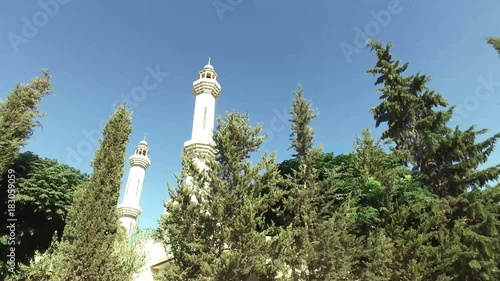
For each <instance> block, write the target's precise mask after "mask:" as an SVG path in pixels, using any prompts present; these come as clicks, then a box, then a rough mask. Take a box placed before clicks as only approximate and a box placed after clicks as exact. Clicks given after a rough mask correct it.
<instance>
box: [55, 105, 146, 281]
mask: <svg viewBox="0 0 500 281" xmlns="http://www.w3.org/2000/svg"><path fill="white" fill-rule="evenodd" d="M130 132H131V114H130V112H129V111H128V110H127V109H126V108H125V106H123V105H122V106H120V107H118V108H117V109H116V111H115V113H114V114H113V115H112V116H111V117H110V119H109V121H108V123H107V124H106V126H105V128H104V130H103V138H102V140H101V141H100V146H99V148H98V150H97V151H96V154H95V158H94V161H93V162H92V166H93V168H94V172H93V174H92V176H91V178H90V181H89V182H87V183H84V184H83V185H82V186H80V187H79V188H78V189H77V191H76V194H75V199H74V203H73V205H72V207H71V210H70V212H69V215H68V221H67V224H66V227H65V228H64V234H63V240H62V243H61V244H60V245H59V249H58V252H59V254H60V255H61V264H62V265H61V268H60V270H59V272H58V280H61V281H80V280H81V281H84V280H85V281H86V280H103V281H113V280H116V281H118V280H120V281H124V280H132V276H133V274H134V273H135V271H137V270H138V269H139V268H138V266H140V263H139V262H138V260H136V259H134V258H132V259H130V256H125V257H124V256H121V255H122V254H123V251H122V249H123V247H127V246H128V240H127V239H126V236H125V230H124V229H123V227H122V226H121V225H120V223H119V220H118V213H117V208H116V202H118V197H119V194H120V186H121V179H122V177H123V172H124V163H125V150H126V146H127V143H128V137H129V135H130ZM131 254H134V252H132V251H130V252H129V253H128V255H131Z"/></svg>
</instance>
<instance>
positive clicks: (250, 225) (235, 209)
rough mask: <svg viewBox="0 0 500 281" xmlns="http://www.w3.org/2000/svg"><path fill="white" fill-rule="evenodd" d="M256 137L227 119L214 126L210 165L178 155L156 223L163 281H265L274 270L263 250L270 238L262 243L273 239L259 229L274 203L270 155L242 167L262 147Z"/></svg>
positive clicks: (275, 260)
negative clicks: (163, 247) (165, 266)
mask: <svg viewBox="0 0 500 281" xmlns="http://www.w3.org/2000/svg"><path fill="white" fill-rule="evenodd" d="M259 132H260V126H257V127H252V126H250V125H249V124H248V116H245V115H241V114H238V113H236V112H231V113H228V114H227V115H226V117H225V118H224V119H219V120H218V125H217V128H216V131H215V132H214V142H215V149H216V151H217V152H216V154H215V157H214V158H211V157H205V158H201V156H200V155H189V154H187V155H184V157H183V165H184V170H183V172H182V173H181V175H180V177H179V179H178V184H179V187H178V189H177V190H174V189H171V190H170V193H171V200H170V201H169V202H167V204H166V211H167V214H166V215H165V216H164V217H163V219H162V221H161V229H162V237H163V240H164V243H165V244H167V245H168V246H169V247H170V248H171V249H172V254H173V258H174V262H173V264H174V265H173V267H172V268H171V269H170V270H167V273H166V274H165V276H164V277H163V278H164V280H207V279H208V280H247V279H248V278H250V277H252V276H255V277H258V278H260V279H261V280H271V279H273V278H274V277H275V276H276V275H277V274H278V272H279V271H280V270H281V262H280V261H279V252H278V253H277V252H276V251H275V250H273V247H271V246H272V245H273V244H275V243H277V242H278V241H277V240H278V238H277V237H274V238H273V237H269V234H270V233H273V232H274V233H276V232H275V231H273V230H272V229H271V228H266V227H264V224H265V219H264V214H265V212H266V211H267V210H268V209H269V208H270V207H271V206H272V205H273V204H274V203H275V202H276V201H277V198H279V191H278V188H277V186H278V184H279V182H280V176H279V173H278V168H277V165H276V164H275V163H274V162H275V158H274V155H271V156H267V155H264V156H263V157H262V158H261V159H260V160H259V162H258V163H257V164H256V165H253V164H252V163H251V162H250V160H249V158H250V155H251V154H252V153H253V152H256V151H257V150H258V148H259V146H260V144H261V143H262V141H263V137H261V136H259ZM193 159H195V161H193ZM196 159H203V161H204V163H205V165H206V169H200V165H199V164H197V163H196V162H198V161H196ZM202 166H203V165H201V167H202ZM264 190H266V191H267V192H263V191H264ZM266 236H268V238H266Z"/></svg>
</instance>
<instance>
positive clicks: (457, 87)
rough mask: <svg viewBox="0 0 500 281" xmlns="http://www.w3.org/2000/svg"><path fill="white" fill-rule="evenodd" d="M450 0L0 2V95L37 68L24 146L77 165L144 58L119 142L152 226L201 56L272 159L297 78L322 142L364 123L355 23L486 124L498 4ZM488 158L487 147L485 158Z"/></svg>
mask: <svg viewBox="0 0 500 281" xmlns="http://www.w3.org/2000/svg"><path fill="white" fill-rule="evenodd" d="M56 1H59V2H56ZM44 3H49V4H44ZM453 3H454V4H455V5H456V6H450V2H449V1H435V0H426V1H411V0H400V1H394V0H392V1H388V0H384V1H368V0H365V1H359V0H350V1H327V0H318V1H305V0H304V1H296V0H293V1H291V0H286V1H285V0H279V1H268V0H254V1H250V0H216V1H215V2H214V1H212V0H210V1H194V0H183V1H146V0H145V1H97V0H92V1H90V0H88V1H76V0H73V1H68V0H51V1H48V0H41V1H39V2H38V1H1V2H0V36H1V37H0V98H2V99H3V98H5V96H6V95H7V94H8V93H9V92H10V91H11V89H12V88H13V87H14V86H15V84H16V83H17V82H27V81H29V80H30V79H31V78H33V77H34V76H35V75H39V74H40V73H41V72H40V70H41V69H42V68H44V67H45V68H48V69H49V71H50V72H51V74H52V77H53V79H52V81H53V88H54V95H52V96H48V97H47V98H45V99H44V100H43V103H42V110H43V111H44V112H46V116H45V117H44V118H43V119H42V120H41V121H42V124H43V128H38V129H36V131H35V134H34V137H33V138H32V139H31V140H30V141H29V144H28V145H27V146H26V148H25V150H31V151H34V152H35V153H37V154H40V155H42V156H44V157H49V158H53V159H57V160H58V161H60V162H62V163H66V164H69V165H72V166H75V167H76V168H79V169H81V170H82V171H84V172H88V173H90V172H91V169H90V161H91V160H92V158H93V154H94V152H95V149H96V148H97V146H96V145H95V144H92V143H93V141H95V139H96V138H97V134H95V132H99V134H100V131H101V128H102V127H101V125H100V123H101V121H102V120H107V118H108V117H109V116H110V115H111V114H112V112H113V108H114V107H113V106H114V105H115V104H118V103H119V102H120V100H121V99H122V98H121V96H122V95H123V96H125V99H126V97H131V93H132V91H135V90H137V89H138V88H136V87H140V86H142V85H143V79H144V77H146V76H147V75H148V73H149V72H148V70H147V68H148V67H149V68H150V69H152V70H150V71H153V72H155V71H156V72H157V76H158V77H157V78H158V79H157V81H158V83H156V84H155V85H153V86H151V87H148V88H149V90H147V92H146V94H145V95H144V96H143V97H142V99H141V96H138V97H139V98H130V100H129V101H128V104H129V106H130V107H131V108H132V109H133V111H134V113H133V133H132V134H131V136H130V143H129V146H128V148H127V155H130V154H131V153H132V152H133V149H134V147H135V146H136V145H137V144H138V142H139V141H141V140H142V138H143V135H144V133H145V132H147V135H148V137H147V140H148V143H149V146H150V149H151V154H150V156H151V161H152V165H151V167H150V168H149V169H148V170H147V173H146V180H145V185H144V190H143V193H142V199H141V205H142V209H143V214H142V216H141V217H140V224H141V225H142V226H143V227H155V226H157V219H158V218H159V216H160V215H161V214H162V212H163V206H162V201H163V200H165V199H167V198H168V192H167V182H170V183H172V184H174V185H175V178H174V176H173V175H174V173H178V172H179V171H180V155H181V151H182V148H183V142H184V141H186V140H188V139H189V138H190V136H191V125H192V118H193V110H194V96H193V95H192V82H193V81H194V80H195V79H196V76H197V73H198V71H200V70H201V69H202V68H203V66H204V65H205V64H206V63H207V57H208V56H211V57H212V65H213V66H214V67H215V70H216V71H217V72H218V74H219V82H220V84H221V86H222V91H221V97H220V98H219V100H218V101H217V109H216V110H217V112H218V114H224V112H226V111H229V110H232V109H236V110H238V111H240V112H243V113H248V114H249V115H250V118H251V122H252V123H254V124H255V123H258V122H260V123H263V126H264V128H265V132H266V133H267V135H268V136H269V139H268V140H267V141H266V143H265V145H264V149H265V150H270V151H276V152H277V156H278V160H279V161H282V160H284V159H288V158H289V157H290V154H291V152H290V151H287V147H289V140H288V138H289V134H290V129H289V124H288V122H287V119H288V118H289V116H288V115H287V112H288V111H289V108H290V105H291V101H292V98H293V95H292V92H293V90H294V89H295V88H296V87H297V85H298V84H299V83H300V84H302V86H303V87H304V90H305V94H306V97H307V98H308V99H311V100H312V102H313V104H314V107H315V108H317V109H318V110H319V112H320V115H319V117H318V118H317V119H316V120H315V121H314V123H313V126H314V127H315V129H316V143H317V144H318V145H319V144H322V145H323V147H324V150H325V151H328V152H331V151H333V152H335V154H340V153H345V152H348V151H350V150H351V149H352V144H353V142H354V140H355V137H356V135H359V134H360V132H361V130H362V129H363V128H370V129H374V126H375V122H374V120H373V118H372V117H371V115H370V114H369V108H370V107H373V106H375V105H376V104H377V102H378V93H377V92H376V91H375V89H376V88H375V86H374V85H373V83H374V81H375V79H374V77H372V76H371V75H367V74H365V70H366V69H368V68H370V67H372V66H373V65H374V63H375V55H374V54H373V53H371V52H370V51H369V50H368V49H365V48H364V47H363V45H364V41H365V39H366V38H365V37H364V36H363V35H359V34H360V33H361V32H365V33H367V34H368V36H370V37H373V38H375V39H378V40H381V41H383V42H392V43H393V44H394V47H393V51H394V54H395V57H396V58H399V59H402V60H403V61H405V62H406V61H409V62H410V69H409V70H410V71H411V72H417V71H419V72H423V73H426V74H430V75H432V76H433V77H434V78H435V80H434V81H433V82H432V83H431V84H430V86H431V87H433V88H434V89H436V90H437V91H439V92H440V93H441V94H442V95H444V96H445V97H446V98H447V99H448V100H449V101H450V103H452V104H457V105H462V107H463V110H462V113H461V114H460V117H461V118H458V119H456V120H455V123H457V124H460V125H461V126H468V125H470V124H478V126H479V127H481V128H489V129H490V130H491V131H490V135H491V134H493V133H495V132H499V131H500V125H499V122H498V112H499V109H500V105H499V103H500V96H499V94H500V58H499V57H498V54H497V53H496V52H495V51H494V50H493V48H492V47H491V46H489V45H486V43H485V37H486V36H488V35H500V17H499V15H500V1H498V0H484V1H458V2H453ZM457 3H459V4H457ZM379 11H383V12H379ZM387 15H389V17H388V16H387ZM377 19H378V23H377ZM30 27H31V29H30ZM357 34H358V35H357ZM165 73H168V75H167V74H165ZM481 77H482V78H481ZM481 79H482V80H481ZM488 80H490V82H489V83H488ZM481 81H483V82H481ZM153 82H154V81H153ZM148 83H149V82H148ZM151 83H152V82H151ZM481 85H485V86H481ZM86 134H90V138H89V137H87V136H86ZM374 134H375V135H376V136H379V135H380V129H378V130H374ZM499 160H500V151H496V152H495V153H494V154H493V155H492V156H491V161H490V163H489V164H496V163H499V162H500V161H499ZM126 167H127V170H126V173H127V172H128V163H127V165H126ZM126 176H127V174H125V175H124V179H125V178H126ZM124 184H125V183H124ZM124 184H123V185H124ZM122 192H123V190H122Z"/></svg>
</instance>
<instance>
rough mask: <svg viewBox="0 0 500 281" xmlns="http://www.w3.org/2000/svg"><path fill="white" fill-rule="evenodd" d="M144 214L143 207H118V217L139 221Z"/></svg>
mask: <svg viewBox="0 0 500 281" xmlns="http://www.w3.org/2000/svg"><path fill="white" fill-rule="evenodd" d="M141 213H142V210H141V207H139V206H136V207H131V206H126V205H123V204H122V205H119V206H118V217H129V218H133V219H137V218H138V217H139V216H140V215H141Z"/></svg>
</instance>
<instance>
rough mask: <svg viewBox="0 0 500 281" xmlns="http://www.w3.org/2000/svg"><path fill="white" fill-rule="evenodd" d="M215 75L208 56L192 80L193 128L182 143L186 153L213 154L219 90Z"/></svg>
mask: <svg viewBox="0 0 500 281" xmlns="http://www.w3.org/2000/svg"><path fill="white" fill-rule="evenodd" d="M217 77H218V76H217V73H216V72H215V70H214V68H213V66H212V65H211V64H210V58H208V64H207V65H205V67H204V68H203V69H202V70H201V71H200V72H199V74H198V79H197V80H196V81H194V82H193V94H194V96H195V97H196V99H195V104H194V117H193V130H192V133H191V140H189V141H186V142H185V143H184V151H186V152H188V153H194V154H195V155H196V154H201V155H206V156H213V155H214V154H215V149H214V147H213V139H212V133H213V130H214V123H215V101H216V100H217V99H218V98H219V96H220V90H221V87H220V85H219V82H217Z"/></svg>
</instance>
